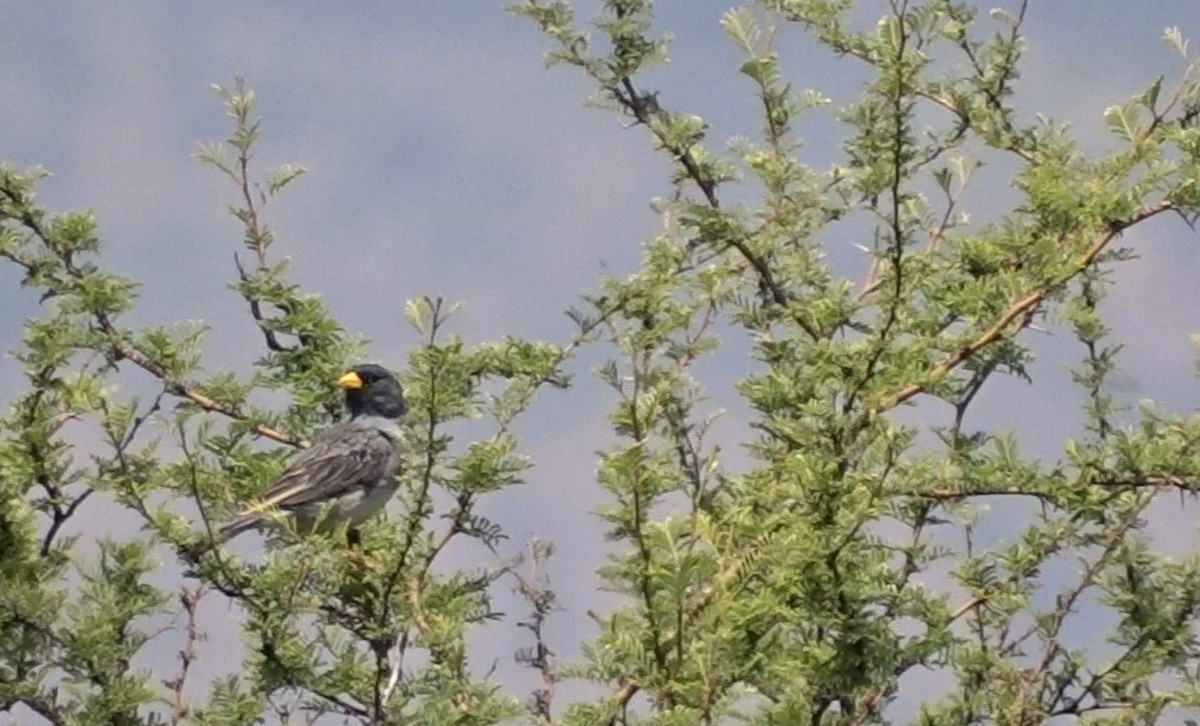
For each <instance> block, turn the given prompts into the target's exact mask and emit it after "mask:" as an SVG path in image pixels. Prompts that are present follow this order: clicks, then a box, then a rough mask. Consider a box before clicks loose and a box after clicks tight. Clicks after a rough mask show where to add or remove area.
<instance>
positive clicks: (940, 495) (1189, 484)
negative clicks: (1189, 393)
mask: <svg viewBox="0 0 1200 726" xmlns="http://www.w3.org/2000/svg"><path fill="white" fill-rule="evenodd" d="M1087 486H1093V487H1102V488H1105V489H1151V488H1154V489H1167V488H1171V489H1178V490H1179V491H1180V492H1186V493H1188V494H1195V493H1196V492H1198V491H1200V483H1198V482H1195V481H1192V480H1190V479H1187V478H1184V477H1179V476H1175V475H1173V474H1149V475H1146V476H1131V477H1116V478H1112V479H1102V480H1099V481H1093V482H1089V483H1088V484H1087ZM905 494H907V495H909V496H913V497H917V498H920V499H934V500H940V501H957V500H961V499H970V498H972V497H1004V496H1013V497H1034V498H1037V499H1043V500H1047V501H1052V499H1053V497H1052V495H1051V494H1050V493H1048V492H1044V491H1036V490H1033V489H1026V488H1024V487H1021V486H1008V487H1005V486H985V487H967V488H964V489H961V490H959V489H929V490H923V491H914V492H905Z"/></svg>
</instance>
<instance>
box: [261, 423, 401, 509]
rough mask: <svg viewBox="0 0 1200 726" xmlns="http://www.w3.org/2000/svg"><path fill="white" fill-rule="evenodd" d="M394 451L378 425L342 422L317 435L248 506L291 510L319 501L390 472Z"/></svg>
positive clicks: (372, 481) (383, 476) (385, 475)
mask: <svg viewBox="0 0 1200 726" xmlns="http://www.w3.org/2000/svg"><path fill="white" fill-rule="evenodd" d="M394 456H395V453H394V449H393V444H392V442H391V440H390V439H389V438H388V437H387V436H385V435H384V434H383V432H381V431H380V430H379V429H377V428H375V427H373V426H369V425H367V426H364V425H362V424H361V423H360V422H356V421H345V422H343V423H340V424H335V425H333V426H331V427H329V428H328V429H326V430H325V431H323V432H322V433H321V435H320V436H318V437H317V439H316V440H315V441H314V442H313V444H312V446H310V447H309V448H308V449H306V450H304V451H303V452H302V453H301V454H300V455H299V456H298V457H296V460H295V461H293V462H292V465H291V466H289V467H288V468H287V469H286V470H285V471H284V472H283V473H282V474H280V475H279V478H278V479H276V480H275V481H274V483H272V484H271V486H269V487H267V490H266V491H265V492H263V494H262V497H261V498H260V499H259V501H258V502H256V503H255V505H254V506H253V507H252V508H251V509H250V511H255V512H261V511H262V510H263V509H267V508H270V507H279V508H280V509H284V510H287V509H294V508H296V507H302V506H304V505H306V504H311V503H314V502H321V501H324V500H326V499H330V498H333V497H337V496H338V495H340V494H342V493H344V492H346V491H348V490H350V489H352V488H354V487H355V486H358V485H361V484H363V483H367V484H372V485H373V484H375V483H377V482H379V481H380V480H382V479H383V478H385V477H387V476H390V475H391V474H392V470H393V467H392V465H391V463H392V461H394Z"/></svg>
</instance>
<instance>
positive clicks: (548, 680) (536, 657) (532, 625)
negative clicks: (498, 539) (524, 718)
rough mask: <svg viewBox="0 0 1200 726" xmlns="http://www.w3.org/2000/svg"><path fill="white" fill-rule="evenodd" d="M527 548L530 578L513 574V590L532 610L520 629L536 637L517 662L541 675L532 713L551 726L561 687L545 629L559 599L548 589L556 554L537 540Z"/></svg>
mask: <svg viewBox="0 0 1200 726" xmlns="http://www.w3.org/2000/svg"><path fill="white" fill-rule="evenodd" d="M527 547H528V554H527V555H526V556H525V557H524V560H525V562H526V564H528V565H529V574H528V575H521V574H520V573H519V572H517V571H515V570H510V572H511V573H512V575H513V577H514V579H516V585H515V586H514V587H513V590H514V591H515V592H517V594H519V595H520V596H521V597H523V598H525V601H526V602H528V603H529V606H530V613H529V618H528V619H527V620H525V621H522V622H520V623H517V625H518V627H522V628H525V629H526V630H528V631H529V632H530V633H532V634H533V645H532V646H531V647H529V648H522V649H521V650H519V651H517V654H516V660H517V662H518V663H521V664H522V665H525V666H526V667H528V668H532V669H534V670H536V671H538V673H540V674H541V677H542V685H541V688H538V689H535V690H534V691H533V693H532V694H530V697H529V701H528V702H527V703H528V707H529V711H530V713H532V714H533V716H534V717H535V718H539V719H541V720H542V721H544V722H546V723H551V722H553V720H554V717H553V715H552V713H551V708H552V706H553V704H554V688H555V685H556V684H557V683H558V676H557V675H555V673H554V670H553V662H554V655H555V654H554V651H553V650H551V648H550V646H548V645H547V644H546V637H545V626H546V620H547V618H548V617H549V615H550V613H551V612H552V611H553V610H554V607H555V603H556V596H555V594H554V591H553V590H551V589H549V587H548V586H549V584H550V578H549V576H548V575H547V573H546V570H545V566H546V561H547V559H548V558H549V557H550V555H551V554H552V553H553V551H554V546H553V545H551V544H550V543H547V542H542V541H541V540H539V539H538V538H537V537H534V538H532V539H530V540H529V543H528V545H527Z"/></svg>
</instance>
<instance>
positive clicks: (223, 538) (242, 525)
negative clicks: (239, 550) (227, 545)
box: [217, 514, 262, 542]
mask: <svg viewBox="0 0 1200 726" xmlns="http://www.w3.org/2000/svg"><path fill="white" fill-rule="evenodd" d="M261 525H262V515H259V514H243V515H241V516H240V517H238V518H237V519H234V520H233V521H232V522H227V523H225V524H222V525H221V526H220V528H219V529H217V539H218V540H219V541H220V542H228V541H229V540H231V539H233V538H234V537H236V536H238V535H239V534H242V533H243V532H249V531H250V530H252V529H258V528H259V526H261Z"/></svg>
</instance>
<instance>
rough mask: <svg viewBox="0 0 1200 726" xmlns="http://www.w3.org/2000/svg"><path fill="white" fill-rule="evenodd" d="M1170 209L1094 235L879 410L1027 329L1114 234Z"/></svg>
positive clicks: (1148, 210)
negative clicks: (1051, 275) (1065, 265)
mask: <svg viewBox="0 0 1200 726" xmlns="http://www.w3.org/2000/svg"><path fill="white" fill-rule="evenodd" d="M1173 208H1174V205H1173V204H1172V203H1171V202H1169V201H1161V202H1156V203H1154V204H1150V205H1148V206H1146V207H1143V208H1142V209H1141V210H1139V211H1138V212H1137V213H1135V214H1134V215H1133V216H1131V217H1129V218H1128V219H1124V220H1119V221H1114V222H1112V223H1110V224H1109V227H1108V229H1107V230H1106V231H1105V232H1104V233H1103V234H1101V235H1100V236H1098V237H1097V238H1096V239H1095V240H1094V241H1093V242H1092V244H1091V246H1089V247H1088V248H1087V250H1086V251H1085V252H1084V253H1083V257H1082V258H1080V260H1079V262H1078V264H1076V265H1075V267H1074V269H1073V270H1072V271H1071V272H1070V273H1068V274H1067V275H1064V276H1062V277H1060V278H1059V279H1057V280H1053V281H1051V282H1049V283H1046V284H1044V285H1042V286H1041V287H1038V288H1035V289H1034V290H1033V291H1031V292H1029V293H1028V294H1026V295H1025V296H1024V297H1022V298H1020V299H1019V300H1017V301H1015V302H1014V303H1012V305H1010V306H1009V308H1008V309H1007V310H1005V311H1004V313H1003V314H1002V315H1001V316H1000V318H999V319H998V320H997V321H996V322H995V323H993V324H992V326H991V327H990V328H988V329H987V330H985V331H984V332H983V333H982V334H980V335H979V337H977V338H975V339H974V340H972V341H970V342H969V343H967V344H966V345H964V346H963V347H961V348H959V349H958V350H957V351H955V352H954V353H952V354H950V355H949V356H947V357H946V358H944V359H943V360H942V361H941V362H939V363H937V364H936V365H935V366H934V367H933V368H932V369H931V370H930V371H929V372H928V373H926V374H925V376H924V378H925V381H924V382H919V383H918V382H914V383H910V384H908V385H907V386H905V387H903V388H901V389H900V390H898V391H896V392H895V393H892V394H891V395H890V396H888V397H887V398H885V399H884V401H883V403H882V404H881V408H882V409H883V410H888V409H892V408H895V407H896V406H899V405H900V404H902V403H904V402H905V401H907V400H909V399H910V398H913V397H914V396H916V395H918V394H920V393H922V392H924V391H925V390H926V389H927V388H928V387H929V386H930V385H932V384H933V383H934V382H935V381H937V380H939V379H941V378H942V377H943V376H945V375H946V374H947V373H950V372H951V371H953V370H954V369H955V368H957V367H958V366H959V365H961V364H962V363H964V362H965V361H966V360H967V359H968V358H970V357H971V356H972V355H974V354H975V353H977V352H978V351H980V350H981V349H983V348H985V347H987V346H988V345H991V344H992V343H994V342H996V341H997V340H999V339H1001V338H1002V337H1004V335H1005V334H1006V333H1007V332H1008V329H1009V328H1010V327H1012V326H1013V323H1018V325H1016V332H1019V331H1020V330H1022V329H1024V328H1025V327H1027V326H1028V324H1029V322H1030V318H1031V314H1032V313H1033V312H1035V311H1036V310H1037V308H1038V306H1039V305H1040V304H1041V303H1042V301H1043V300H1045V299H1046V296H1047V295H1049V294H1050V293H1051V292H1052V291H1054V290H1056V289H1058V288H1059V287H1060V286H1062V285H1063V284H1066V283H1067V282H1068V281H1069V280H1071V279H1072V278H1074V277H1075V276H1076V275H1078V274H1079V273H1080V272H1082V271H1084V270H1086V269H1087V267H1088V266H1089V265H1091V264H1092V262H1094V261H1095V260H1096V258H1097V257H1098V256H1099V255H1100V253H1101V252H1103V251H1104V249H1105V248H1106V247H1107V246H1108V244H1109V243H1110V242H1112V240H1113V239H1115V238H1116V237H1117V235H1119V234H1121V233H1122V232H1124V231H1125V230H1126V229H1129V228H1130V227H1132V226H1134V225H1135V224H1138V223H1140V222H1143V221H1145V220H1147V219H1150V218H1151V217H1154V216H1155V215H1158V214H1161V213H1162V212H1166V211H1169V210H1171V209H1173Z"/></svg>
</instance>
